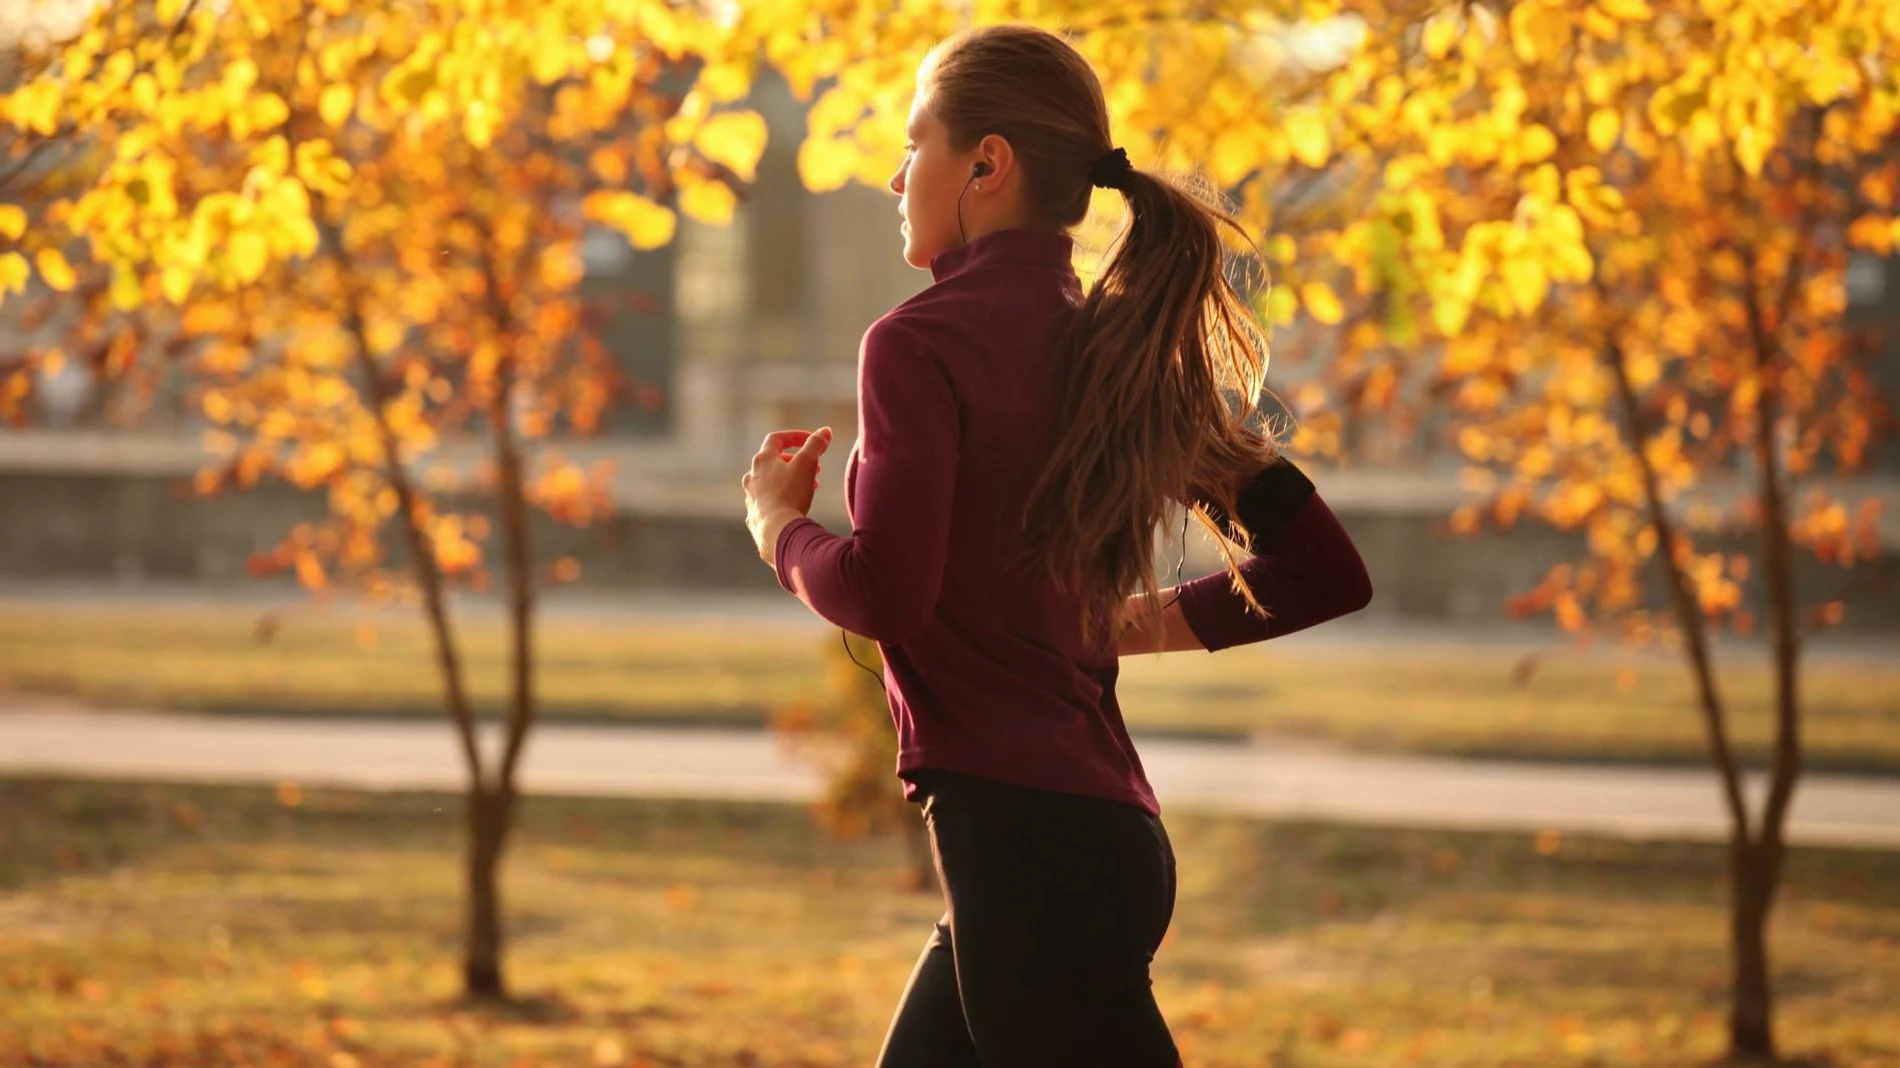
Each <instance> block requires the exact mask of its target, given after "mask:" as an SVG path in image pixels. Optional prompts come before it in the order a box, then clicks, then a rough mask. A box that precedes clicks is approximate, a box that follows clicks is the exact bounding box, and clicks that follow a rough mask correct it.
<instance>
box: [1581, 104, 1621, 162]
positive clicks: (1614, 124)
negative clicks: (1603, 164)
mask: <svg viewBox="0 0 1900 1068" xmlns="http://www.w3.org/2000/svg"><path fill="white" fill-rule="evenodd" d="M1622 132H1623V117H1622V116H1621V115H1619V114H1617V113H1616V111H1615V109H1613V108H1598V109H1597V110H1596V111H1595V113H1593V114H1592V115H1591V116H1590V126H1589V130H1588V136H1589V138H1590V147H1591V148H1594V149H1596V150H1597V151H1598V152H1608V151H1609V150H1610V149H1612V148H1614V147H1616V139H1617V136H1618V135H1620V134H1621V133H1622Z"/></svg>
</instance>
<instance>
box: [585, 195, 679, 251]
mask: <svg viewBox="0 0 1900 1068" xmlns="http://www.w3.org/2000/svg"><path fill="white" fill-rule="evenodd" d="M582 210H583V211H584V212H585V213H586V215H587V217H588V218H590V219H593V220H594V221H596V222H600V223H605V224H606V225H608V226H611V227H613V228H614V229H616V230H619V231H620V232H621V233H623V234H626V235H627V240H628V241H629V242H631V243H632V244H633V247H634V248H638V249H651V248H659V247H660V246H662V245H664V244H666V243H667V242H669V241H671V240H673V230H674V227H675V225H676V224H677V219H676V217H675V216H674V214H673V212H672V210H671V209H669V208H665V207H661V206H660V205H658V204H655V203H654V202H652V201H651V200H648V199H647V198H645V197H643V196H641V195H640V194H638V193H624V192H598V193H590V194H588V197H587V199H586V200H585V201H583V202H582Z"/></svg>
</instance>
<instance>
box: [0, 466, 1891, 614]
mask: <svg viewBox="0 0 1900 1068" xmlns="http://www.w3.org/2000/svg"><path fill="white" fill-rule="evenodd" d="M1332 484H1334V485H1337V486H1338V492H1337V493H1334V492H1331V491H1330V490H1329V494H1328V495H1329V499H1332V500H1333V501H1334V502H1335V506H1336V510H1337V511H1338V512H1339V513H1340V515H1341V518H1342V520H1343V521H1344V522H1345V524H1346V526H1347V528H1348V529H1349V530H1351V531H1352V535H1353V538H1354V540H1355V541H1356V542H1357V544H1358V546H1359V548H1360V551H1361V552H1362V554H1363V555H1364V556H1365V559H1366V561H1367V566H1368V567H1369V568H1370V570H1371V572H1372V575H1373V581H1374V585H1375V588H1376V590H1377V595H1376V599H1375V603H1374V605H1373V607H1372V608H1371V609H1370V611H1369V615H1370V616H1372V617H1374V618H1384V619H1396V620H1414V621H1444V622H1456V623H1485V622H1493V621H1496V620H1498V619H1500V618H1501V614H1502V611H1503V605H1504V602H1505V599H1506V598H1507V597H1509V596H1511V595H1512V594H1515V593H1520V592H1523V591H1525V590H1527V589H1529V588H1530V587H1531V586H1532V585H1534V584H1535V582H1536V580H1537V579H1538V578H1539V577H1540V576H1541V575H1542V574H1543V573H1544V572H1545V570H1547V569H1548V568H1549V567H1550V566H1552V565H1554V564H1556V563H1559V562H1561V561H1563V560H1566V559H1573V558H1575V554H1576V553H1578V552H1579V551H1580V548H1581V545H1580V541H1579V539H1578V538H1577V537H1576V536H1574V535H1571V534H1564V533H1559V532H1556V531H1551V530H1548V529H1543V528H1538V527H1532V526H1526V527H1523V528H1521V529H1518V530H1515V531H1512V532H1510V533H1509V534H1508V535H1486V536H1480V537H1475V538H1456V537H1452V536H1451V535H1449V534H1448V533H1447V532H1446V531H1445V529H1444V515H1445V512H1444V510H1442V509H1436V508H1434V507H1432V506H1431V502H1430V501H1429V500H1428V499H1426V498H1425V497H1424V496H1423V495H1416V496H1414V497H1413V498H1412V499H1410V500H1408V499H1406V498H1404V497H1402V496H1399V495H1395V494H1391V493H1385V492H1381V491H1380V489H1379V487H1377V486H1373V487H1371V488H1370V489H1369V490H1368V489H1363V488H1356V486H1357V484H1356V483H1354V482H1352V481H1351V480H1340V479H1334V480H1332ZM732 497H733V507H732V510H731V513H730V515H720V514H717V513H716V512H711V511H709V510H706V509H698V510H687V509H675V510H673V511H671V512H655V511H625V512H621V513H619V514H616V515H614V516H613V517H611V518H610V519H608V520H607V521H605V522H602V523H598V524H595V525H594V526H591V527H588V528H584V529H574V528H569V527H558V526H555V525H553V524H551V523H548V522H546V521H537V524H536V527H535V531H534V537H535V541H536V555H537V557H538V558H540V559H542V560H553V559H555V558H558V557H560V556H564V555H572V556H574V557H576V558H577V559H579V560H580V562H581V565H582V582H583V583H584V584H585V585H587V586H589V587H593V588H608V589H626V590H640V589H679V588H701V589H718V590H727V591H756V592H761V593H771V592H773V591H776V590H777V585H776V583H775V582H774V581H773V578H772V575H771V573H770V572H769V571H768V570H767V569H766V568H765V567H764V566H763V565H761V564H760V563H759V560H758V557H757V554H756V552H755V550H754V549H753V546H752V541H751V538H750V537H749V535H748V534H747V532H746V530H745V527H744V524H743V521H742V511H741V509H740V506H739V503H738V494H737V489H736V485H735V487H734V489H733V493H732ZM318 507H319V505H318V502H317V501H316V500H315V499H314V498H311V497H309V496H308V495H304V494H300V493H297V492H295V491H293V490H291V489H288V488H286V487H282V486H271V487H265V488H260V489H258V490H255V491H253V492H250V493H247V494H243V495H236V496H227V497H221V498H217V499H212V500H201V499H194V498H192V497H191V495H190V491H189V488H188V487H187V486H186V485H185V484H184V483H183V480H181V479H178V478H176V477H172V476H165V475H157V474H151V473H120V474H85V473H74V472H59V473H44V472H40V473H35V472H26V471H19V470H12V471H0V579H5V578H35V579H48V578H58V577H61V576H70V577H73V578H84V579H92V580H96V579H100V578H112V577H118V578H121V579H124V580H138V579H141V578H145V579H154V580H161V579H162V580H167V581H172V582H176V581H179V580H185V581H196V582H202V583H203V584H205V586H206V588H207V590H208V591H211V590H216V589H219V588H230V587H233V586H240V585H246V584H250V583H252V582H254V581H256V580H253V579H251V578H250V577H248V575H247V574H246V571H245V560H246V558H247V557H248V556H249V554H250V553H252V552H256V551H261V550H264V549H268V548H269V547H270V546H271V545H273V544H275V543H276V540H277V538H278V537H279V536H280V535H281V534H282V532H284V531H285V530H287V529H288V528H289V527H290V526H291V525H293V524H295V523H296V522H298V521H300V520H303V519H308V518H314V517H315V516H316V515H317V513H318ZM826 518H827V520H828V522H829V523H830V525H831V526H832V528H833V529H841V528H842V526H843V523H842V521H841V519H839V518H838V517H836V516H835V515H830V514H827V515H826ZM1171 533H1172V532H1171ZM1188 542H1189V549H1190V551H1189V554H1188V557H1187V561H1186V564H1185V566H1184V568H1183V574H1185V575H1187V576H1193V575H1196V574H1204V573H1207V572H1209V571H1212V570H1215V569H1216V568H1218V567H1219V566H1220V565H1219V561H1218V558H1217V557H1216V556H1215V555H1214V553H1213V551H1212V549H1211V547H1209V546H1207V545H1206V544H1205V542H1204V540H1203V539H1202V538H1201V536H1200V535H1199V534H1198V533H1197V532H1195V531H1194V530H1193V529H1192V528H1190V531H1189V535H1188ZM1179 546H1180V542H1179V540H1178V538H1175V539H1170V540H1169V541H1168V542H1167V543H1166V544H1164V545H1163V546H1162V548H1161V549H1160V550H1159V552H1158V554H1157V557H1158V561H1159V570H1160V572H1161V574H1162V576H1163V579H1164V581H1166V580H1171V579H1172V577H1173V573H1174V566H1175V560H1176V558H1177V556H1178V555H1179V552H1180V548H1179ZM1799 581H1800V585H1801V590H1802V594H1803V600H1804V602H1818V601H1820V600H1824V599H1826V597H1829V596H1839V597H1841V598H1842V599H1843V600H1845V601H1846V602H1847V605H1848V614H1847V623H1848V626H1849V627H1850V628H1851V629H1853V630H1856V631H1863V632H1865V631H1900V597H1896V596H1895V594H1896V593H1897V592H1900V566H1897V565H1896V562H1895V560H1894V559H1893V558H1892V557H1891V556H1890V557H1888V558H1886V559H1883V560H1876V561H1873V562H1871V563H1864V564H1861V565H1860V566H1858V567H1856V568H1855V569H1854V570H1852V571H1851V572H1848V571H1840V570H1837V569H1828V568H1822V567H1820V566H1819V565H1816V564H1814V563H1813V562H1812V561H1808V562H1805V563H1804V565H1803V567H1802V569H1801V573H1800V577H1799ZM1652 587H1653V589H1654V590H1655V591H1656V594H1657V599H1656V603H1657V606H1658V607H1663V603H1662V600H1661V592H1662V587H1661V585H1660V584H1659V583H1653V584H1652Z"/></svg>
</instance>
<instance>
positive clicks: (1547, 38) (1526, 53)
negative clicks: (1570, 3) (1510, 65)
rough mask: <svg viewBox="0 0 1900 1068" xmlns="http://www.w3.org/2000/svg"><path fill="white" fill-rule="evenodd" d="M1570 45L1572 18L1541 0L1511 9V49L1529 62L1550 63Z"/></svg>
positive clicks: (1527, 2)
mask: <svg viewBox="0 0 1900 1068" xmlns="http://www.w3.org/2000/svg"><path fill="white" fill-rule="evenodd" d="M1569 44H1570V16H1569V15H1568V14H1566V13H1565V12H1564V11H1563V10H1562V9H1561V8H1558V7H1553V6H1551V5H1550V4H1547V3H1544V2H1541V0H1525V2H1523V3H1519V4H1517V5H1516V6H1514V7H1512V8H1511V46H1512V47H1513V48H1514V49H1516V51H1517V58H1518V59H1521V60H1523V61H1524V62H1526V63H1536V62H1539V61H1540V60H1541V61H1544V62H1549V61H1550V60H1553V59H1556V58H1557V57H1559V56H1561V55H1562V54H1563V52H1564V50H1565V49H1566V48H1567V47H1569Z"/></svg>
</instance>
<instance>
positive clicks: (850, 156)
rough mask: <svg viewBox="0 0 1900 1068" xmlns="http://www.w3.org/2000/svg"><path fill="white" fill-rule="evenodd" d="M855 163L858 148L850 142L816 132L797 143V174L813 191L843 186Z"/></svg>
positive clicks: (848, 178)
mask: <svg viewBox="0 0 1900 1068" xmlns="http://www.w3.org/2000/svg"><path fill="white" fill-rule="evenodd" d="M856 165H857V151H856V149H855V148H854V147H853V146H852V144H851V143H850V142H848V141H842V140H838V139H835V138H830V137H817V136H815V135H814V136H810V137H807V138H805V142H804V143H803V144H801V145H799V146H798V176H799V178H801V179H802V180H803V181H804V183H805V188H807V189H809V190H811V191H812V192H814V193H828V192H830V191H831V190H833V189H840V188H843V186H844V184H845V183H846V182H848V181H850V180H851V171H852V168H853V167H855V166H856Z"/></svg>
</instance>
